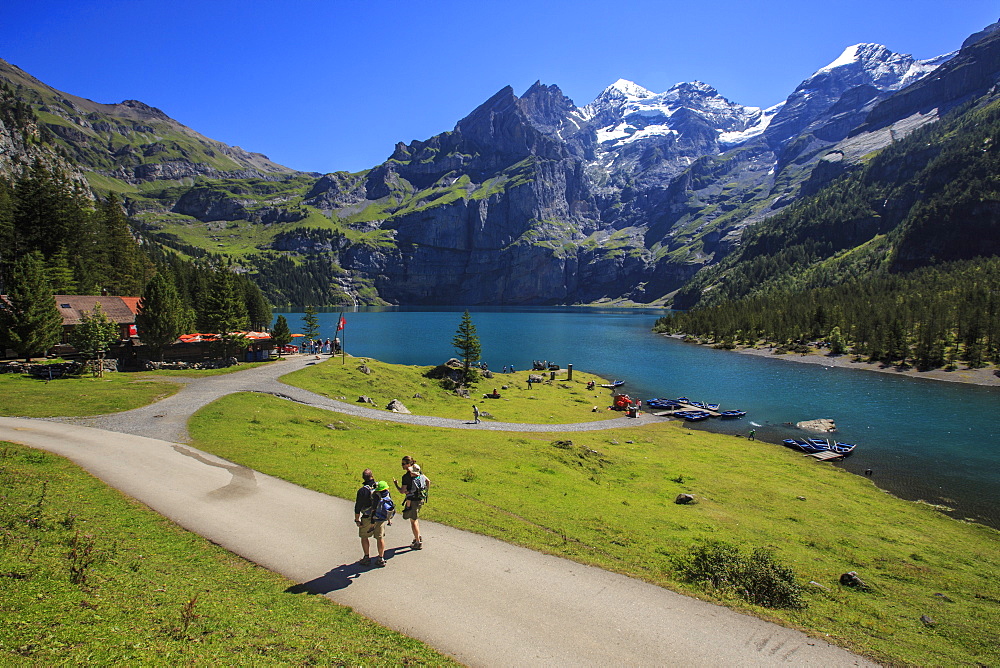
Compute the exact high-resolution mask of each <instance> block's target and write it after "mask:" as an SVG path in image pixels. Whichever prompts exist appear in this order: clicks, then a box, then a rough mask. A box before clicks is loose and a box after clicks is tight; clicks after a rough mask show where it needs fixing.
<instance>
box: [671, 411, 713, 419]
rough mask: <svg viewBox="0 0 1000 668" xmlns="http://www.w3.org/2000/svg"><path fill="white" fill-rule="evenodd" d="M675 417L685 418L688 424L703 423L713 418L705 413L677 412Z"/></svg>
mask: <svg viewBox="0 0 1000 668" xmlns="http://www.w3.org/2000/svg"><path fill="white" fill-rule="evenodd" d="M674 415H676V416H677V417H681V418H684V419H685V420H687V421H688V422H701V421H702V420H707V419H708V418H710V417H712V416H711V415H709V414H708V413H706V412H705V411H677V412H676V413H674Z"/></svg>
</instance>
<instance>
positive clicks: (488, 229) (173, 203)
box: [0, 26, 1000, 305]
mask: <svg viewBox="0 0 1000 668" xmlns="http://www.w3.org/2000/svg"><path fill="white" fill-rule="evenodd" d="M998 76H1000V37H998V33H997V32H996V29H995V26H991V27H990V28H988V29H987V30H985V31H983V32H982V33H979V34H977V35H976V36H973V37H972V38H970V39H969V40H967V41H966V43H965V44H964V45H963V47H962V49H961V51H960V52H958V53H957V54H946V55H943V56H940V57H938V58H934V59H931V60H928V61H917V60H914V59H913V58H912V57H910V56H906V55H902V54H897V53H893V52H892V51H890V50H889V49H887V48H886V47H884V46H881V45H876V44H859V45H855V46H851V47H848V48H847V49H845V51H844V52H843V53H842V54H841V55H840V56H839V57H838V58H836V59H835V60H833V61H832V62H831V63H830V64H829V65H827V66H826V67H823V68H821V69H819V70H817V71H816V72H815V73H813V74H812V75H811V76H809V77H808V78H807V79H805V80H804V81H803V82H802V83H801V84H800V85H799V86H798V87H796V89H795V90H794V91H792V92H791V94H790V95H789V96H788V98H787V99H786V100H784V101H783V102H781V103H779V104H777V105H775V106H773V107H771V108H769V109H760V108H756V107H745V106H742V105H740V104H738V103H735V102H732V101H730V100H727V99H726V98H725V97H723V96H722V95H721V94H720V93H719V92H718V91H716V90H715V89H714V88H712V87H711V86H709V85H707V84H705V83H702V82H698V81H693V82H687V83H679V84H677V85H675V86H673V87H671V88H670V89H669V90H667V91H666V92H663V93H654V92H652V91H649V90H646V89H644V88H642V87H641V86H639V85H637V84H635V83H632V82H629V81H625V80H619V81H617V82H615V83H614V84H612V85H611V86H609V87H608V88H607V89H605V90H604V91H603V92H602V93H601V94H600V95H599V96H598V97H597V98H596V99H595V100H593V101H592V102H590V103H589V104H586V105H584V106H582V107H578V106H576V104H575V103H574V102H573V101H572V100H570V99H569V98H567V97H566V96H565V95H563V93H562V92H561V91H560V90H559V88H558V87H557V86H554V85H544V84H542V83H541V82H537V83H535V84H534V85H533V86H531V87H530V88H529V89H528V90H527V91H525V92H524V94H523V95H521V96H518V95H516V94H515V92H514V91H513V90H512V89H511V88H510V87H507V88H504V89H502V90H500V91H499V92H497V93H496V94H495V95H494V96H493V97H491V98H490V99H489V100H486V101H485V102H484V103H483V104H482V105H480V106H479V107H477V108H476V109H475V110H473V111H472V112H471V113H470V114H469V115H468V116H466V117H465V118H463V119H462V120H460V121H459V122H458V123H457V124H456V125H455V127H454V129H453V130H451V131H449V132H444V133H442V134H440V135H437V136H435V137H431V138H429V139H427V140H424V141H414V142H411V143H409V144H402V143H400V144H397V145H396V147H395V149H394V150H393V152H392V155H391V156H390V157H389V159H388V160H386V161H385V162H384V163H383V164H381V165H378V166H376V167H374V168H372V169H370V170H367V171H364V172H361V173H357V174H348V173H343V172H338V173H332V174H326V175H310V174H304V173H301V172H294V171H293V170H290V169H287V168H285V167H282V166H280V165H276V164H274V163H272V162H270V161H269V160H268V159H267V158H266V157H265V156H262V155H260V154H254V153H249V152H246V151H243V150H242V149H239V148H238V147H228V146H226V145H224V144H221V143H219V142H214V141H213V140H210V139H207V138H205V137H203V136H201V135H199V134H198V133H196V132H194V131H193V130H191V129H189V128H185V127H184V126H182V125H180V124H179V123H177V122H176V121H173V120H172V119H170V118H169V117H167V116H166V115H165V114H164V113H163V112H161V111H159V110H157V109H154V108H151V107H148V106H147V105H144V104H142V103H140V102H135V101H126V102H123V103H120V104H117V105H102V104H97V103H94V102H92V101H90V100H85V99H83V98H78V97H74V96H71V95H67V94H65V93H61V92H59V91H56V90H54V89H51V88H49V87H47V86H45V85H44V84H42V83H41V82H38V81H37V80H35V79H33V78H31V77H30V76H28V75H27V74H25V73H23V72H21V71H20V70H18V69H17V68H14V67H13V66H10V65H8V64H6V63H3V62H2V61H0V79H3V80H5V81H6V82H7V83H8V86H9V87H10V88H11V90H14V91H16V97H18V99H20V100H22V101H23V102H25V103H27V104H28V105H30V107H31V108H32V109H33V111H34V113H35V115H36V117H37V123H38V128H39V129H38V131H39V132H47V133H49V134H50V135H51V136H52V138H53V140H52V145H53V146H55V147H57V148H58V152H59V153H60V154H61V155H62V156H64V159H66V160H67V161H68V163H70V164H73V165H76V166H77V167H78V168H79V169H80V170H81V173H82V174H85V175H86V177H87V178H88V179H89V180H90V182H91V183H92V184H94V185H95V186H96V187H101V188H112V189H117V190H118V191H119V192H121V193H122V194H123V195H124V196H125V197H126V198H127V204H128V206H129V210H130V212H131V213H132V214H133V215H134V216H135V218H136V220H138V221H139V222H140V223H141V224H142V226H143V227H144V228H145V233H146V234H147V235H148V236H149V237H151V238H152V239H156V240H159V241H160V242H162V243H165V244H168V245H172V246H174V247H175V248H178V249H181V250H183V251H184V252H198V253H218V254H223V255H225V254H232V255H233V256H235V257H238V258H239V260H238V261H239V262H240V263H241V264H242V266H243V268H244V270H246V271H249V272H252V273H255V274H256V275H257V277H258V279H259V281H260V282H261V283H262V285H263V287H264V288H265V290H267V291H269V294H270V296H271V298H272V300H273V301H274V302H275V303H277V304H296V303H298V302H297V301H296V300H297V299H298V298H297V297H296V296H295V295H296V294H297V293H296V292H295V289H294V285H295V283H296V282H302V281H311V282H313V283H317V282H318V283H320V284H321V285H320V286H318V294H323V295H326V296H325V297H324V299H326V300H327V301H329V302H331V303H333V302H338V301H340V302H347V303H352V302H353V303H386V302H388V303H399V304H456V303H463V304H555V303H594V302H622V301H624V302H638V303H654V302H662V301H663V300H664V298H668V297H669V296H670V295H671V294H672V293H674V292H675V291H677V290H678V289H679V288H681V287H682V286H683V285H684V284H685V283H686V282H688V281H689V280H690V279H691V278H692V277H693V276H694V275H695V274H697V273H698V272H699V271H701V270H702V269H703V268H705V267H710V266H712V265H714V264H716V263H718V262H719V261H720V260H721V259H722V258H724V257H726V256H727V255H729V254H730V253H731V252H732V251H733V250H734V249H735V248H738V247H739V244H740V240H741V237H742V234H743V231H744V230H745V229H747V228H748V227H750V226H753V225H756V224H758V223H759V222H761V221H763V220H765V219H767V218H769V217H771V216H774V215H775V214H776V213H778V212H780V211H782V210H783V209H785V208H786V207H787V206H788V205H789V204H790V203H793V202H795V201H797V199H798V198H801V197H803V196H808V195H811V194H814V193H816V192H819V191H820V190H822V189H823V188H824V187H825V186H827V185H828V184H829V183H831V182H832V181H834V180H835V179H837V178H838V177H840V176H841V175H843V174H845V173H846V172H849V171H852V170H855V169H857V168H858V166H860V165H862V164H864V162H865V161H866V160H867V159H869V157H870V156H871V155H872V154H873V153H874V152H877V151H879V150H881V149H883V148H884V147H886V146H888V145H889V144H891V143H892V142H893V141H896V140H898V139H900V138H902V137H904V136H906V135H907V134H909V133H911V132H913V131H914V130H916V129H917V128H919V127H921V126H922V125H926V124H927V123H931V122H934V121H936V120H937V119H938V118H940V116H941V114H943V113H945V112H946V111H948V110H949V109H952V108H955V107H956V106H958V105H961V104H964V103H968V102H970V101H973V100H976V99H978V98H980V97H981V96H983V95H987V94H988V93H989V92H990V91H991V90H992V89H993V86H994V85H995V83H996V81H997V79H998ZM2 140H3V127H2V126H0V141H2ZM0 160H2V158H0ZM140 186H141V187H140ZM313 294H316V293H315V292H314V293H313ZM300 305H301V304H300Z"/></svg>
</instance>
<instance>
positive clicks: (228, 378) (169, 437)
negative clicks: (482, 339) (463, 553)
mask: <svg viewBox="0 0 1000 668" xmlns="http://www.w3.org/2000/svg"><path fill="white" fill-rule="evenodd" d="M320 361H321V360H317V359H316V358H315V357H314V356H310V355H299V356H295V357H288V358H285V360H284V361H280V362H274V363H271V364H264V365H261V366H258V367H253V368H250V369H246V370H243V371H237V372H234V373H229V374H223V375H221V376H208V377H205V378H186V379H180V380H179V382H181V383H183V384H184V387H182V388H181V390H180V391H179V392H177V393H176V394H174V395H173V396H171V397H167V398H166V399H162V400H161V401H158V402H156V403H154V404H150V405H148V406H142V407H141V408H136V409H134V410H130V411H124V412H121V413H111V414H109V415H95V416H91V417H59V418H51V420H53V421H55V422H65V423H68V424H76V425H81V426H85V427H96V428H98V429H106V430H108V431H115V432H119V433H122V434H133V435H135V436H146V437H148V438H157V439H162V440H165V441H171V442H173V443H187V442H190V440H191V437H190V435H189V434H188V431H187V423H188V419H189V418H190V417H191V416H192V415H193V414H194V413H195V411H197V410H198V409H199V408H202V407H203V406H206V405H208V404H210V403H212V402H213V401H215V400H216V399H220V398H222V397H224V396H226V395H227V394H233V393H235V392H261V393H264V394H271V395H274V396H276V397H280V398H282V399H287V400H289V401H295V402H297V403H301V404H305V405H307V406H313V407H315V408H321V409H323V410H328V411H331V412H334V413H343V414H345V415H353V416H355V417H362V418H370V419H373V420H387V421H390V422H400V423H403V424H412V425H421V426H425V427H446V428H449V429H475V430H487V431H519V432H528V431H531V432H552V433H561V432H573V431H600V430H604V429H615V428H620V427H636V426H640V425H644V424H649V423H651V422H658V421H660V420H661V419H662V418H657V417H655V416H652V415H650V414H649V413H643V414H642V415H640V416H639V417H637V418H628V417H619V418H612V419H610V420H599V421H596V422H578V423H573V424H523V423H516V422H493V421H488V420H487V421H483V422H480V423H479V424H474V423H473V422H472V421H471V420H458V419H451V418H442V417H432V416H428V415H406V414H404V413H392V412H390V411H386V410H379V409H377V408H371V407H369V406H365V405H362V404H352V403H348V402H345V401H337V400H335V399H330V398H328V397H324V396H322V395H319V394H316V393H314V392H310V391H308V390H303V389H300V388H297V387H293V386H291V385H286V384H285V383H282V382H281V381H279V380H278V378H279V377H280V376H284V375H285V374H288V373H291V372H293V371H298V370H299V369H304V368H306V367H308V366H312V365H314V364H319V363H320Z"/></svg>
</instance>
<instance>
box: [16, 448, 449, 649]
mask: <svg viewBox="0 0 1000 668" xmlns="http://www.w3.org/2000/svg"><path fill="white" fill-rule="evenodd" d="M294 585H295V583H294V582H291V581H288V580H285V579H284V578H282V577H281V576H279V575H276V574H274V573H271V572H270V571H267V570H265V569H263V568H260V567H258V566H256V565H254V564H251V563H250V562H247V561H245V560H243V559H241V558H240V557H237V556H235V555H233V554H231V553H230V552H228V551H226V550H224V549H222V548H220V547H218V546H216V545H214V544H212V543H210V542H209V541H207V540H205V539H204V538H201V537H200V536H198V535H196V534H193V533H190V532H188V531H186V530H184V529H181V528H180V527H178V526H177V525H175V524H173V523H172V522H170V521H169V520H167V519H165V518H163V517H161V516H160V515H158V514H157V513H155V512H153V511H151V510H149V509H148V508H146V507H145V506H143V505H141V504H139V503H138V502H136V501H133V500H132V499H129V498H128V497H126V496H125V495H123V494H121V493H119V492H117V491H116V490H113V489H110V488H109V487H107V486H106V485H105V484H104V483H102V482H100V481H99V480H97V479H96V478H93V477H91V476H90V475H89V474H87V473H85V472H83V471H81V470H80V469H79V468H78V467H76V466H75V465H73V464H71V463H70V462H68V461H67V460H65V459H63V458H61V457H57V456H55V455H51V454H48V453H45V452H40V451H36V450H32V449H30V448H26V447H23V446H20V445H14V444H11V443H3V442H0V620H2V623H0V665H11V666H14V665H18V666H29V665H30V666H51V665H105V666H109V665H122V666H151V665H190V666H213V665H245V666H251V665H257V666H259V665H313V664H316V665H352V666H353V665H379V666H406V665H454V664H453V662H451V661H450V660H449V659H448V658H447V657H444V656H442V655H440V654H438V653H436V652H434V651H433V650H431V649H429V648H428V647H427V646H426V645H424V644H422V643H420V642H417V641H415V640H412V639H410V638H407V637H406V636H403V635H400V634H398V633H394V632H392V631H389V630H387V629H385V628H383V627H381V626H379V625H377V624H375V623H374V622H372V621H370V620H368V619H366V618H365V617H362V616H361V615H358V614H356V613H354V612H352V611H351V610H350V609H349V608H345V607H342V606H338V605H336V604H334V603H332V602H330V601H329V600H327V599H326V598H324V597H322V596H312V595H307V594H294V593H289V591H288V589H289V588H290V587H293V586H294Z"/></svg>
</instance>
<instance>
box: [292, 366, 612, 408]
mask: <svg viewBox="0 0 1000 668" xmlns="http://www.w3.org/2000/svg"><path fill="white" fill-rule="evenodd" d="M362 365H364V366H366V367H367V368H368V370H369V371H370V373H364V372H362V371H361V367H362ZM432 368H433V367H429V366H426V367H416V366H402V365H399V364H386V363H384V362H380V361H378V360H374V359H371V358H364V359H362V358H354V357H346V358H340V357H333V358H330V359H329V360H327V361H325V362H323V363H322V364H317V365H315V366H311V367H307V368H305V369H302V370H300V371H296V372H294V373H290V374H288V375H286V376H282V378H281V382H283V383H288V384H289V385H294V386H296V387H301V388H302V389H304V390H309V391H310V392H315V393H316V394H320V395H323V396H326V397H330V398H331V399H339V400H342V401H349V402H354V401H357V399H358V397H359V396H361V395H364V396H367V397H371V399H372V400H373V401H374V402H375V405H376V406H377V407H379V408H385V407H386V405H387V404H388V403H389V402H390V401H392V400H393V399H399V400H400V401H401V402H402V403H403V405H405V406H406V407H407V409H408V410H409V411H410V412H412V413H415V414H418V415H432V416H435V417H446V418H454V419H459V420H467V419H471V418H472V405H473V404H475V405H476V406H478V407H479V409H480V410H481V411H486V412H487V413H488V414H489V415H488V416H486V417H484V419H485V420H496V421H498V422H520V423H531V424H564V423H571V422H591V421H594V420H607V419H609V418H616V417H621V416H622V413H616V412H613V411H609V410H608V406H610V404H611V390H609V389H606V388H602V387H595V388H594V389H593V390H589V391H588V390H587V381H590V380H593V381H594V382H595V383H596V384H598V385H599V384H601V383H604V382H607V381H605V380H602V379H601V378H600V377H598V376H595V375H593V374H589V373H582V372H580V371H578V370H574V371H573V379H572V380H568V379H567V372H566V370H565V369H563V370H561V371H557V372H556V379H555V380H554V381H552V380H551V375H550V373H549V372H548V371H546V372H544V373H543V372H541V371H537V372H528V371H518V372H517V373H510V374H507V373H495V374H494V376H493V378H483V379H482V380H480V381H479V382H478V383H477V384H476V385H475V386H474V388H473V389H472V390H471V391H470V397H469V399H463V398H461V397H458V396H457V395H456V394H455V393H454V392H452V391H448V390H445V389H444V388H442V386H441V383H440V381H438V380H433V379H430V378H428V377H427V376H426V373H427V372H428V371H429V370H431V369H432ZM529 373H533V374H538V375H543V376H544V378H545V382H543V383H532V387H531V389H530V390H529V389H528V375H529ZM493 390H497V392H498V393H499V394H500V398H499V399H484V398H483V395H484V394H492V392H493ZM416 395H420V396H419V397H417V396H416ZM595 407H596V408H597V410H596V411H594V408H595Z"/></svg>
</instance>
